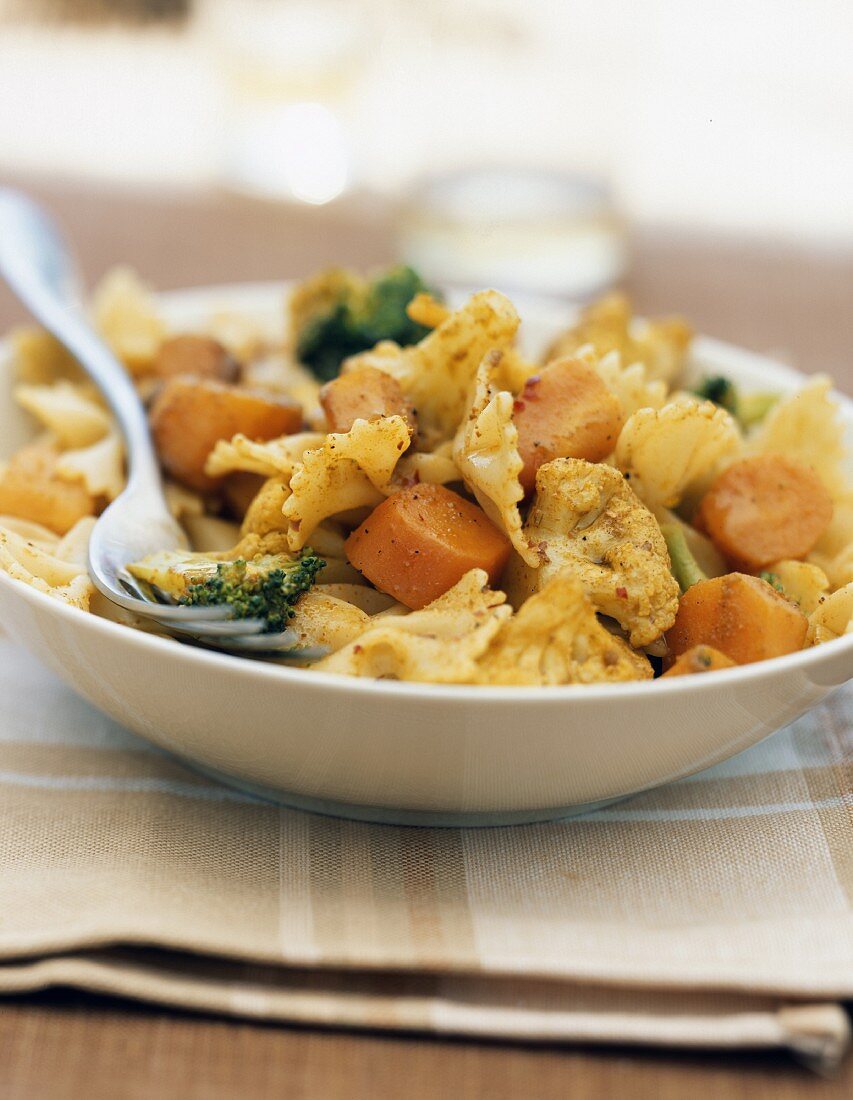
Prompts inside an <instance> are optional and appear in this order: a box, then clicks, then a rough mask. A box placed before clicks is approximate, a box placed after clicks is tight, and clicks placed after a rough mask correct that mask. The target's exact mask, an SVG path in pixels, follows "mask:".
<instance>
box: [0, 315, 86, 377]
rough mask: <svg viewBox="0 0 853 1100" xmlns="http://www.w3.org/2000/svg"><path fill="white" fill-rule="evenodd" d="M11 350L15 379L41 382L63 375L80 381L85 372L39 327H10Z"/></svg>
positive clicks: (61, 346) (69, 354)
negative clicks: (11, 329) (12, 328)
mask: <svg viewBox="0 0 853 1100" xmlns="http://www.w3.org/2000/svg"><path fill="white" fill-rule="evenodd" d="M8 340H9V342H10V343H11V345H12V350H13V354H14V367H15V380H16V381H17V382H25V383H29V384H30V385H35V386H44V385H47V384H49V383H51V382H56V381H58V380H59V379H60V378H64V379H66V380H67V381H70V382H83V381H84V380H85V377H86V376H85V375H84V373H83V371H82V369H81V367H80V366H79V364H78V363H77V360H76V359H75V358H74V356H73V355H72V354H71V353H70V352H69V351H66V349H65V348H64V347H63V345H62V344H60V342H59V341H58V340H57V339H56V337H55V336H53V335H52V334H51V333H49V332H47V331H46V330H45V329H43V328H19V329H14V330H13V331H12V332H11V333H10V334H9V336H8Z"/></svg>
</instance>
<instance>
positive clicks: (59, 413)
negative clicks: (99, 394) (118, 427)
mask: <svg viewBox="0 0 853 1100" xmlns="http://www.w3.org/2000/svg"><path fill="white" fill-rule="evenodd" d="M14 396H15V400H16V401H17V402H18V404H19V405H20V406H21V407H22V408H24V409H26V410H27V412H28V413H31V414H32V415H33V416H34V417H35V418H36V420H38V421H39V423H40V424H42V426H43V427H45V428H47V430H48V431H49V432H51V434H52V435H53V436H54V437H55V438H56V440H57V442H58V443H59V445H60V446H61V447H89V446H91V444H92V443H97V442H98V441H99V440H101V439H103V438H104V436H105V435H107V433H108V432H109V431H110V429H111V427H112V421H111V419H110V414H109V413H108V412H107V410H106V409H105V408H104V407H103V405H101V404H100V402H98V401H96V400H95V399H94V398H93V397H92V396H91V393H90V388H89V387H87V386H85V385H80V384H79V383H76V382H68V381H66V380H65V379H60V380H59V381H58V382H54V383H52V384H50V385H45V386H29V385H25V384H22V385H18V386H16V387H15V394H14Z"/></svg>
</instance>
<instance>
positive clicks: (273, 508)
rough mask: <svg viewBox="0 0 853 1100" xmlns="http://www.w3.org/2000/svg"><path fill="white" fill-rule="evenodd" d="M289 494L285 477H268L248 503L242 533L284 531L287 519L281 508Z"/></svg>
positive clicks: (264, 533) (259, 533) (261, 533)
mask: <svg viewBox="0 0 853 1100" xmlns="http://www.w3.org/2000/svg"><path fill="white" fill-rule="evenodd" d="M289 496H290V483H289V480H288V479H287V478H283V477H271V478H268V479H267V480H266V481H265V482H264V483H263V485H262V486H261V487H260V489H259V490H258V492H257V493H256V494H255V498H254V500H253V501H252V503H251V504H250V505H249V507H248V509H247V511H246V514H245V516H244V517H243V525H242V527H241V528H240V533H241V534H242V535H253V534H254V535H268V534H270V533H271V532H273V531H286V530H287V528H288V521H287V519H285V517H284V514H283V512H282V509H283V508H284V502H285V501H286V500H287V498H288V497H289Z"/></svg>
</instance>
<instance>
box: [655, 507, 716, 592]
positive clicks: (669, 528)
mask: <svg viewBox="0 0 853 1100" xmlns="http://www.w3.org/2000/svg"><path fill="white" fill-rule="evenodd" d="M660 529H661V533H662V534H663V537H664V538H665V539H666V548H667V550H668V551H669V560H670V562H671V564H672V575H673V576H674V577H675V579H676V580H677V581H678V587H679V588H680V589H681V591H682V592H686V591H687V589H688V588H690V586H691V585H693V584H698V583H699V581H706V580H707V579H708V577H707V576H706V574H705V573H703V571H702V569H701V567H700V565H699V563H698V562H697V561H696V559H695V558H694V556H693V554H692V553H691V552H690V547H689V546H688V545H687V538H686V536H685V534H684V528H683V527H682V526H681V525H680V524H678V523H662V524H661V528H660Z"/></svg>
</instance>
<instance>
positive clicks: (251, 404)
mask: <svg viewBox="0 0 853 1100" xmlns="http://www.w3.org/2000/svg"><path fill="white" fill-rule="evenodd" d="M149 421H150V424H151V434H152V436H153V438H154V444H155V446H156V447H157V454H158V455H159V458H160V462H161V463H162V465H163V468H164V469H165V470H166V472H167V473H168V474H169V475H170V476H171V477H173V478H174V479H175V481H179V482H180V483H181V484H182V485H186V486H187V487H188V488H190V489H195V490H196V491H197V492H200V493H204V492H210V491H211V490H212V489H214V488H216V486H217V485H218V484H219V480H220V479H217V478H213V477H209V476H208V475H207V474H206V473H205V463H206V461H207V456H208V455H209V454H210V452H211V451H212V450H213V448H214V447H215V446H216V444H217V443H218V442H219V440H220V439H232V438H233V437H234V436H235V435H237V434H238V433H241V434H242V435H245V436H248V437H249V439H255V440H267V439H275V438H276V436H279V435H292V434H293V433H294V432H298V431H299V429H300V428H301V427H302V408H301V406H300V405H298V404H297V403H296V401H294V400H292V399H291V398H289V397H285V396H284V395H279V394H271V393H261V392H257V391H255V390H249V389H245V388H244V387H241V386H227V385H225V383H224V382H217V381H214V380H212V379H209V378H191V377H188V376H185V375H179V376H178V377H175V378H170V379H169V380H168V381H167V382H165V383H164V385H163V388H162V389H161V390H160V392H159V393H158V394H157V396H156V398H155V399H154V403H153V404H152V406H151V410H150V412H149Z"/></svg>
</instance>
